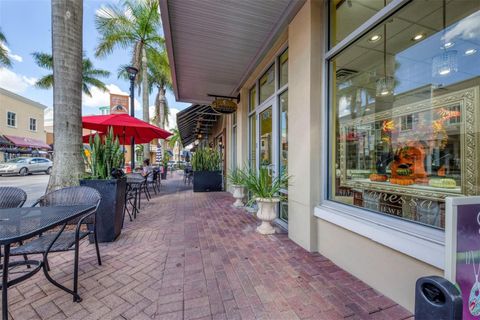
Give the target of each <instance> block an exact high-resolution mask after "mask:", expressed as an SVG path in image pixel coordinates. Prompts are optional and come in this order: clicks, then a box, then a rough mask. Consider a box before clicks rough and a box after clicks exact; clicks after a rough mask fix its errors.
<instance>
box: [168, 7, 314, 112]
mask: <svg viewBox="0 0 480 320" xmlns="http://www.w3.org/2000/svg"><path fill="white" fill-rule="evenodd" d="M159 2H160V9H161V10H160V11H161V16H162V22H163V29H164V34H165V40H166V45H167V52H168V58H169V62H170V68H171V70H172V80H173V89H174V92H175V97H176V99H177V101H185V102H191V103H200V104H209V103H210V102H211V101H212V98H210V97H208V96H207V94H208V93H210V94H216V95H223V96H237V94H238V92H239V90H240V88H241V87H242V85H243V84H244V82H245V81H246V80H247V78H248V77H249V76H250V74H251V73H252V71H253V69H254V68H255V67H256V66H257V65H258V63H259V62H260V61H261V59H262V58H263V57H264V55H265V54H266V52H267V51H268V50H269V49H270V48H271V46H272V45H273V43H274V42H275V41H276V40H277V39H278V37H279V35H280V34H281V32H282V31H284V30H285V28H286V27H287V25H288V23H289V22H290V21H291V20H292V19H293V17H294V16H295V14H296V13H297V12H298V10H299V9H300V8H301V7H302V5H303V4H304V2H305V1H304V0H263V1H258V0H241V1H219V0H202V1H191V0H159Z"/></svg>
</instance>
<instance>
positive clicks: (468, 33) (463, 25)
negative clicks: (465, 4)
mask: <svg viewBox="0 0 480 320" xmlns="http://www.w3.org/2000/svg"><path fill="white" fill-rule="evenodd" d="M479 36H480V11H477V12H475V13H473V14H471V15H469V16H468V17H466V18H465V19H463V20H462V21H460V22H459V23H458V24H457V25H456V26H455V27H453V28H452V29H451V30H450V31H448V32H447V33H446V34H445V37H444V38H445V42H449V41H451V40H453V39H454V38H455V37H460V39H462V40H473V39H478V37H479Z"/></svg>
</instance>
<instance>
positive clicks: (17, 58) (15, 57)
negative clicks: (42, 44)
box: [0, 43, 23, 62]
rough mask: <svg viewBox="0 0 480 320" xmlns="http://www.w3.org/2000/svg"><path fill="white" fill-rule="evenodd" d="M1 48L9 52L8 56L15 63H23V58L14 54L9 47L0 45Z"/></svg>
mask: <svg viewBox="0 0 480 320" xmlns="http://www.w3.org/2000/svg"><path fill="white" fill-rule="evenodd" d="M0 46H2V48H3V49H5V50H6V51H7V54H8V56H9V57H10V58H11V59H12V60H15V61H18V62H22V61H23V58H22V57H21V56H19V55H18V54H14V53H12V51H11V50H10V48H9V47H7V46H6V45H5V44H4V43H2V44H0Z"/></svg>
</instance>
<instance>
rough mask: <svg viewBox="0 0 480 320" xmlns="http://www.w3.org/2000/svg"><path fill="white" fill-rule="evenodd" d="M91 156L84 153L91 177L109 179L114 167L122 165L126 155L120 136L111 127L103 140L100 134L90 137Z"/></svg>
mask: <svg viewBox="0 0 480 320" xmlns="http://www.w3.org/2000/svg"><path fill="white" fill-rule="evenodd" d="M89 144H90V157H87V156H86V155H85V153H84V154H83V155H84V159H85V164H86V167H87V169H89V171H90V177H89V178H91V179H109V178H110V173H111V172H112V169H116V168H120V167H121V166H122V163H123V160H124V155H123V151H122V149H121V147H120V142H119V141H118V137H115V136H114V135H113V129H112V128H111V127H110V128H109V129H108V133H107V134H106V135H105V141H104V142H102V139H101V137H100V136H99V134H98V133H97V134H95V136H94V137H93V138H92V137H90V141H89Z"/></svg>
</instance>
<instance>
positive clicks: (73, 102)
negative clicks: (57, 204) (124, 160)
mask: <svg viewBox="0 0 480 320" xmlns="http://www.w3.org/2000/svg"><path fill="white" fill-rule="evenodd" d="M82 24H83V1H82V0H52V52H53V65H54V68H53V75H54V79H56V80H55V81H54V84H53V110H54V111H53V123H54V129H53V130H54V131H53V134H54V137H55V142H54V157H53V163H54V165H53V170H52V175H51V176H50V180H49V182H48V187H47V190H48V191H51V190H56V189H59V188H62V187H67V186H72V185H78V183H79V181H78V179H79V177H80V176H81V174H83V172H84V163H83V157H82V152H83V145H82V51H83V49H82V37H83V34H82V27H83V26H82Z"/></svg>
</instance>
